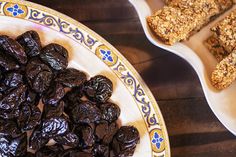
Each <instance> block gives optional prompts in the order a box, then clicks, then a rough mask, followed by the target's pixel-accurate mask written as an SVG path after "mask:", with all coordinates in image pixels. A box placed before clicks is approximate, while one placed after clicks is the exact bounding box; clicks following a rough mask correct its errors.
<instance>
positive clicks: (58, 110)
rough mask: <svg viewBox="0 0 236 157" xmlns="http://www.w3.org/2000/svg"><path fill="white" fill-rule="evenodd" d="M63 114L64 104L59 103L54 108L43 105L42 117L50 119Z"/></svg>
mask: <svg viewBox="0 0 236 157" xmlns="http://www.w3.org/2000/svg"><path fill="white" fill-rule="evenodd" d="M63 112H64V102H63V101H60V102H59V103H58V104H57V105H56V106H52V105H44V108H43V117H44V118H52V117H60V116H61V115H62V114H63Z"/></svg>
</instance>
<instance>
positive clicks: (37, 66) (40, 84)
mask: <svg viewBox="0 0 236 157" xmlns="http://www.w3.org/2000/svg"><path fill="white" fill-rule="evenodd" d="M26 77H27V80H28V83H29V85H30V87H31V88H32V89H33V90H34V91H35V92H37V93H43V92H44V91H45V90H47V89H48V88H49V86H50V83H51V81H52V78H53V73H52V71H51V69H50V68H49V67H48V66H47V65H46V64H44V63H42V62H41V61H40V60H39V59H38V58H33V59H32V60H30V61H29V62H28V64H27V66H26Z"/></svg>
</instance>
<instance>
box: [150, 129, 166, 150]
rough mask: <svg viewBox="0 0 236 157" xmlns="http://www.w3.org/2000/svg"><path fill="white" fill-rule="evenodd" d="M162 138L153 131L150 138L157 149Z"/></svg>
mask: <svg viewBox="0 0 236 157" xmlns="http://www.w3.org/2000/svg"><path fill="white" fill-rule="evenodd" d="M163 140H164V139H163V138H161V137H160V136H159V135H158V133H157V132H155V133H154V135H153V138H152V143H153V144H155V145H156V147H157V148H158V149H160V147H161V142H163Z"/></svg>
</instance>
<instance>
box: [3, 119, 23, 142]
mask: <svg viewBox="0 0 236 157" xmlns="http://www.w3.org/2000/svg"><path fill="white" fill-rule="evenodd" d="M20 134H21V131H20V130H19V129H18V127H17V124H16V123H15V121H12V120H4V119H0V136H11V137H13V138H16V137H18V136H20Z"/></svg>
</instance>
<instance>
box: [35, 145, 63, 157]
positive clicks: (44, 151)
mask: <svg viewBox="0 0 236 157" xmlns="http://www.w3.org/2000/svg"><path fill="white" fill-rule="evenodd" d="M63 151H64V149H63V147H62V146H61V145H58V144H56V145H52V146H45V147H42V148H41V149H39V150H38V151H37V152H36V153H35V156H36V157H58V156H59V155H60V154H62V153H63Z"/></svg>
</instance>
